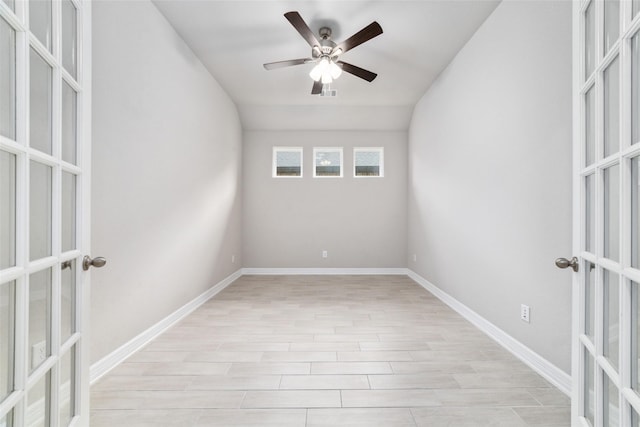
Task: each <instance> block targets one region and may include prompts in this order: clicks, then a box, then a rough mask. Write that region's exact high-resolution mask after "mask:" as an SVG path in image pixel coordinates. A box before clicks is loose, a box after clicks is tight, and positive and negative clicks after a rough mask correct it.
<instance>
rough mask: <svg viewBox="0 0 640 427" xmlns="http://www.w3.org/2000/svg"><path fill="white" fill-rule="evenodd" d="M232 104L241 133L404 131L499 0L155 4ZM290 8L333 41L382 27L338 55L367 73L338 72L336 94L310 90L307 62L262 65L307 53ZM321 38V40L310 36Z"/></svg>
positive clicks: (186, 0) (180, 0)
mask: <svg viewBox="0 0 640 427" xmlns="http://www.w3.org/2000/svg"><path fill="white" fill-rule="evenodd" d="M154 3H155V5H156V6H157V7H158V9H159V10H160V12H161V13H162V14H163V15H164V16H165V17H166V18H167V20H168V21H169V22H170V23H171V25H173V27H174V28H175V29H176V31H177V32H178V33H179V34H180V36H181V37H182V38H183V39H184V40H185V41H186V43H187V44H188V45H189V46H190V47H191V49H192V50H193V51H194V52H195V53H196V55H197V56H198V57H199V58H200V59H201V60H202V62H203V63H204V65H205V66H206V67H207V68H208V69H209V71H210V72H211V74H212V75H213V76H214V77H215V79H216V80H217V81H218V82H219V83H220V84H221V85H222V87H223V88H225V90H226V91H227V92H228V94H229V95H230V96H231V98H232V99H233V101H234V102H235V103H236V105H237V106H238V110H239V112H240V116H241V120H242V122H243V127H244V128H245V129H307V130H309V129H332V130H333V129H378V130H406V129H407V127H408V124H409V120H410V117H411V113H412V111H413V106H414V105H415V104H416V102H417V101H418V100H419V99H420V97H421V96H422V95H423V94H424V93H425V91H426V90H427V89H428V88H429V86H430V85H431V83H432V82H433V81H434V79H435V78H436V77H437V76H438V74H440V72H441V71H442V70H443V69H444V68H445V67H446V66H447V64H449V62H450V61H451V60H452V59H453V58H454V56H455V55H456V53H457V52H458V51H459V50H460V49H461V48H462V46H464V44H465V43H466V42H467V41H468V40H469V39H470V38H471V36H472V35H473V34H474V33H475V31H476V30H477V28H478V27H479V26H480V25H481V24H482V23H483V22H484V20H485V19H486V18H487V17H488V16H489V15H490V14H491V12H493V10H494V9H495V8H496V6H497V5H498V3H499V0H395V1H390V0H386V1H366V0H354V1H351V0H341V1H339V0H329V1H327V0H315V1H307V0H289V1H273V0H254V1H244V0H231V1H229V0H226V1H223V0H154ZM294 10H295V11H298V12H299V13H300V15H301V16H302V18H303V19H304V20H305V21H306V22H307V24H308V25H309V27H310V28H311V30H312V31H314V33H316V34H317V31H318V29H319V28H320V27H322V26H329V27H330V28H331V29H332V30H333V36H332V39H333V40H334V41H336V42H340V41H342V40H344V39H346V38H348V37H350V36H351V35H353V34H354V33H356V32H357V31H359V30H360V29H362V28H363V27H365V26H366V25H368V24H369V23H371V22H372V21H378V23H379V24H380V25H381V26H382V29H383V31H384V33H383V34H382V35H380V36H378V37H376V38H374V39H372V40H370V41H368V42H366V43H364V44H362V45H360V46H357V47H356V48H354V49H353V50H350V51H348V52H346V53H345V54H344V55H342V56H341V59H342V60H344V61H346V62H349V63H351V64H354V65H357V66H359V67H361V68H365V69H367V70H370V71H373V72H375V73H377V74H378V77H377V78H376V80H374V81H373V82H371V83H369V82H366V81H364V80H361V79H359V78H357V77H355V76H353V75H350V74H347V73H343V75H342V76H341V77H340V78H339V79H338V80H336V81H335V82H334V83H333V84H332V85H331V87H332V89H337V91H338V96H337V97H336V98H327V97H319V96H313V95H311V94H310V92H311V86H312V84H313V81H312V80H311V78H310V77H309V76H308V73H309V71H310V70H311V68H312V66H313V65H312V64H305V65H298V66H293V67H288V68H282V69H277V70H271V71H267V70H265V69H264V68H263V67H262V64H263V63H265V62H274V61H281V60H286V59H296V58H305V57H310V56H311V48H310V47H309V45H308V44H307V42H306V41H305V40H304V39H303V38H302V37H301V36H300V35H299V34H298V32H297V31H296V30H295V29H294V28H293V26H291V24H290V23H289V22H288V21H287V20H286V19H285V18H284V16H283V15H284V13H286V12H288V11H294ZM318 37H319V36H318Z"/></svg>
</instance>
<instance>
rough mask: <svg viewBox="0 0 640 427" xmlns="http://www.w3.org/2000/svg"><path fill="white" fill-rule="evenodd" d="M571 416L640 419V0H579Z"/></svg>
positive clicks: (602, 421) (586, 420) (627, 422)
mask: <svg viewBox="0 0 640 427" xmlns="http://www.w3.org/2000/svg"><path fill="white" fill-rule="evenodd" d="M573 25H574V33H573V34H574V78H573V79H574V96H575V97H574V167H573V169H574V212H575V214H574V223H575V224H574V250H575V253H576V254H579V271H578V273H576V277H575V279H576V280H575V281H574V305H573V309H574V329H573V331H574V332H573V337H574V338H573V339H574V346H573V349H574V351H573V369H572V374H573V375H572V376H573V381H574V388H573V396H572V398H573V399H572V405H573V408H572V424H573V425H574V426H594V427H596V426H597V427H600V426H640V416H639V415H638V414H640V394H639V393H640V372H639V366H640V248H639V241H640V204H639V196H640V0H617V1H614V0H576V1H574V18H573Z"/></svg>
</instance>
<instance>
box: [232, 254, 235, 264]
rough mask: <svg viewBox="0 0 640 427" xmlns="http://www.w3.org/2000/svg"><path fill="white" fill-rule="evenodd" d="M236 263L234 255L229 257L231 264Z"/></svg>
mask: <svg viewBox="0 0 640 427" xmlns="http://www.w3.org/2000/svg"><path fill="white" fill-rule="evenodd" d="M235 262H236V256H235V255H231V264H233V263H235Z"/></svg>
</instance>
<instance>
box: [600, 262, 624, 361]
mask: <svg viewBox="0 0 640 427" xmlns="http://www.w3.org/2000/svg"><path fill="white" fill-rule="evenodd" d="M603 285H604V331H603V337H604V338H603V340H604V343H603V344H604V345H603V353H604V356H605V357H606V358H607V359H608V360H609V362H610V363H611V365H612V366H613V367H614V368H616V370H617V369H618V357H619V354H620V353H619V342H620V321H619V315H620V302H619V301H620V300H619V298H620V290H619V286H620V285H619V281H618V275H617V274H615V273H612V272H610V271H606V270H605V272H604V281H603Z"/></svg>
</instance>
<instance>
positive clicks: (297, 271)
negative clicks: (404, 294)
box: [242, 267, 408, 276]
mask: <svg viewBox="0 0 640 427" xmlns="http://www.w3.org/2000/svg"><path fill="white" fill-rule="evenodd" d="M407 273H408V270H407V269H406V268H392V267H390V268H260V267H258V268H243V269H242V274H243V275H265V276H266V275H278V276H288V275H322V274H333V275H372V276H374V275H406V274H407Z"/></svg>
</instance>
